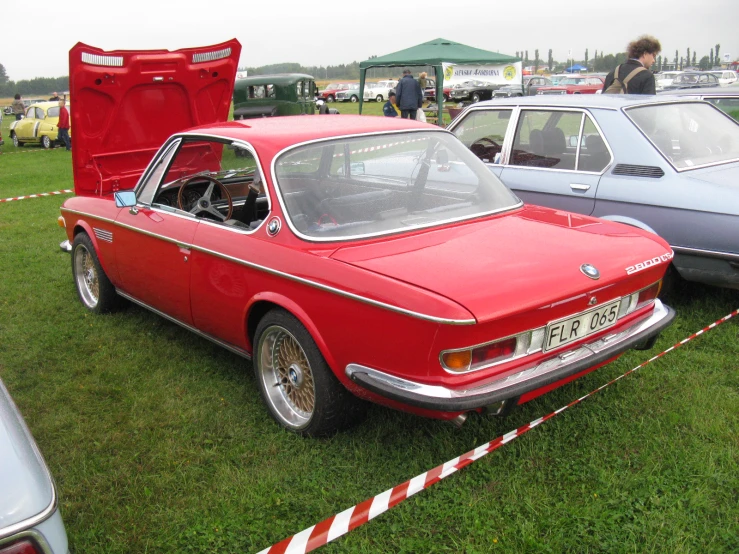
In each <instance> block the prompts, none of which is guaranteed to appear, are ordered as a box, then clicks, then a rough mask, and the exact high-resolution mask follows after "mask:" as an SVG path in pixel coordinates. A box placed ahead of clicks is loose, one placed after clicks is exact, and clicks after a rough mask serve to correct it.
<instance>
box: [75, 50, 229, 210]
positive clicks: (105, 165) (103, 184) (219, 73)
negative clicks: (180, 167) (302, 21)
mask: <svg viewBox="0 0 739 554" xmlns="http://www.w3.org/2000/svg"><path fill="white" fill-rule="evenodd" d="M240 54H241V44H239V41H237V40H236V39H233V40H230V41H228V42H224V43H221V44H217V45H214V46H206V47H202V48H186V49H183V50H175V51H173V52H170V51H169V50H142V51H134V50H114V51H110V52H106V51H104V50H100V49H99V48H95V47H92V46H88V45H86V44H82V43H77V44H76V45H75V46H74V47H73V48H72V49H71V50H70V51H69V88H70V94H71V97H72V98H71V110H70V112H71V116H72V122H71V126H72V136H73V137H74V138H73V140H74V144H73V148H72V161H73V164H74V191H75V193H76V194H77V195H86V196H91V195H103V194H108V193H110V192H113V191H116V190H119V189H130V188H133V187H134V185H135V184H136V182H137V180H138V178H139V177H140V175H141V173H143V171H144V169H146V166H147V165H148V163H149V162H150V161H151V158H152V156H153V155H154V153H155V152H156V151H157V150H158V149H159V147H160V146H161V145H162V144H163V143H164V141H165V140H166V139H167V138H168V137H169V136H170V135H172V134H174V133H177V132H180V131H183V130H185V129H188V128H190V127H195V126H197V125H205V124H209V123H216V122H221V121H226V119H227V118H228V110H229V108H230V105H231V96H232V94H233V87H234V80H235V76H236V70H237V65H238V62H239V55H240Z"/></svg>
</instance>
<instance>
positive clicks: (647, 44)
mask: <svg viewBox="0 0 739 554" xmlns="http://www.w3.org/2000/svg"><path fill="white" fill-rule="evenodd" d="M661 51H662V45H661V44H660V43H659V41H658V40H657V39H656V38H654V37H652V36H649V35H643V36H641V37H639V38H638V39H636V40H634V41H631V42H630V43H629V45H628V46H627V47H626V53H627V55H628V56H629V59H628V60H626V62H625V63H622V64H620V65H618V66H616V69H614V70H613V71H611V72H610V73H609V74H608V75H607V76H606V80H605V82H604V83H603V91H602V92H603V93H604V94H657V87H656V83H655V82H654V75H653V74H652V72H651V71H649V68H650V67H651V66H652V64H654V61H655V60H656V59H657V54H659V53H660V52H661ZM609 88H610V90H609Z"/></svg>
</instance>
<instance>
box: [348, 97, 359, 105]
mask: <svg viewBox="0 0 739 554" xmlns="http://www.w3.org/2000/svg"><path fill="white" fill-rule="evenodd" d="M349 100H350V101H351V103H352V104H354V103H355V102H359V97H358V96H354V95H352V97H351V98H349Z"/></svg>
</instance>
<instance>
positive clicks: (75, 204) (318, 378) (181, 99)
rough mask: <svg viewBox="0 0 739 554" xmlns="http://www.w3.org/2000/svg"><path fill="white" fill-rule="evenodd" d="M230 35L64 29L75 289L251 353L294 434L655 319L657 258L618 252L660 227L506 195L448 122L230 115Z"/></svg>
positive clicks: (481, 396)
mask: <svg viewBox="0 0 739 554" xmlns="http://www.w3.org/2000/svg"><path fill="white" fill-rule="evenodd" d="M239 53H240V45H239V43H238V42H237V41H235V40H233V41H229V42H227V43H223V44H219V45H216V46H212V47H207V48H195V49H186V50H178V51H176V52H161V51H159V52H149V53H144V52H132V51H114V52H104V51H102V50H99V49H96V48H93V47H90V46H86V45H83V44H78V45H77V46H75V47H74V48H73V49H72V51H71V53H70V70H71V75H70V86H71V88H72V98H73V99H74V101H75V102H78V104H77V105H75V106H74V110H73V112H72V113H73V118H74V125H75V129H76V132H77V137H76V146H75V149H74V150H73V163H74V178H75V192H76V196H75V197H73V198H70V199H68V200H67V201H66V202H65V203H64V205H63V206H62V208H61V213H62V217H61V218H60V221H61V224H62V225H63V226H64V227H65V229H66V234H67V239H68V240H67V241H66V244H65V248H68V249H69V251H70V252H71V258H72V277H73V281H74V283H75V285H76V287H77V291H78V293H79V297H80V300H81V302H82V305H83V306H84V307H85V308H86V309H88V310H90V311H91V312H95V313H102V312H106V311H109V310H112V309H115V308H116V306H117V305H118V303H119V301H120V300H121V299H127V300H129V301H131V302H134V303H136V304H139V305H141V306H144V307H146V308H149V309H151V310H153V311H154V312H156V313H157V314H159V315H161V316H163V317H166V318H167V319H169V320H170V321H173V322H175V323H177V324H179V325H182V326H183V327H185V328H187V329H190V330H191V331H193V332H194V333H196V334H198V335H199V336H201V337H204V338H207V339H210V340H212V341H215V342H216V343H218V344H220V345H222V346H223V347H225V348H227V349H228V350H230V351H231V352H234V353H236V354H238V355H241V356H243V357H244V358H246V359H248V360H251V365H252V367H253V370H254V373H255V377H256V382H257V384H258V386H259V389H260V392H261V396H262V399H263V401H264V403H265V405H266V407H267V410H268V411H269V413H270V414H271V415H272V417H273V418H274V419H275V420H276V421H277V422H279V423H280V424H281V425H282V426H284V427H285V428H287V429H289V430H291V431H294V432H297V433H300V434H302V435H310V436H314V435H325V434H329V433H333V432H335V431H337V430H339V429H342V428H345V427H347V426H348V425H350V424H352V423H353V422H354V421H356V419H357V418H358V416H360V415H361V414H362V412H363V410H364V408H365V407H366V401H371V402H377V403H380V404H383V405H385V406H389V407H392V408H396V409H401V410H407V411H409V412H413V413H415V414H418V415H421V416H426V417H434V418H440V419H446V420H454V421H456V422H460V421H463V420H464V419H465V417H467V414H468V413H470V412H484V411H493V412H497V411H499V410H500V409H501V407H502V406H504V405H505V406H513V405H516V404H520V403H523V402H526V401H528V400H531V399H532V398H535V397H536V396H538V395H539V394H543V392H545V391H547V390H550V389H551V388H553V387H555V386H558V385H559V384H561V383H563V382H564V381H566V380H570V379H571V378H572V376H573V375H577V374H580V373H582V372H584V371H586V370H588V369H591V368H595V367H598V366H599V365H602V364H603V363H605V362H606V361H608V360H611V359H613V358H615V357H617V356H618V355H620V354H621V353H623V352H624V351H626V350H628V349H630V348H636V347H642V346H644V345H645V344H648V343H649V341H651V340H653V339H654V338H655V337H656V336H657V335H658V334H659V333H660V331H661V330H662V329H664V328H665V327H666V326H667V325H669V324H670V322H671V321H672V319H673V317H674V312H673V310H671V309H670V308H668V307H667V306H665V305H663V304H662V302H660V300H658V299H657V294H658V292H659V288H660V282H661V279H662V277H663V275H664V272H665V268H666V265H660V266H653V267H648V268H645V269H644V270H643V271H640V272H638V273H636V274H634V275H624V271H623V268H624V267H625V266H626V265H629V264H632V263H633V262H634V261H635V260H645V259H652V258H654V257H656V256H662V255H663V254H665V252H668V251H669V248H668V246H667V244H666V243H665V242H664V241H663V240H662V239H660V238H659V237H657V236H656V235H653V234H651V233H647V232H642V231H639V230H635V229H632V228H629V227H626V226H624V225H621V224H618V223H613V222H607V221H601V220H597V219H594V218H590V217H585V216H577V215H574V214H569V213H567V212H562V211H556V210H552V209H548V208H541V207H537V206H526V205H523V203H522V202H521V201H520V200H519V199H518V198H517V197H516V196H515V195H514V194H512V193H511V192H510V190H509V189H507V188H506V187H505V186H504V185H503V184H502V183H501V182H500V181H499V180H498V178H497V177H496V176H495V175H494V174H493V173H492V172H490V171H489V170H488V169H487V167H486V166H485V164H484V163H483V162H481V161H480V160H479V159H477V158H476V157H475V156H474V155H473V154H472V153H471V152H470V151H469V150H468V149H467V148H465V146H464V145H463V144H462V143H461V142H460V141H459V140H458V139H457V138H456V137H455V136H454V135H453V134H451V133H449V132H447V131H445V130H442V129H439V128H438V127H433V126H430V125H426V124H423V123H420V122H412V121H411V122H409V121H405V120H394V119H393V118H383V117H359V116H341V117H338V118H322V117H311V116H304V117H299V116H296V117H281V118H267V119H254V120H243V121H232V122H227V121H226V117H227V115H228V111H229V101H230V98H231V90H232V88H233V78H234V75H235V73H236V67H237V62H238V59H239ZM152 67H166V68H168V73H167V78H166V79H162V80H159V79H157V78H156V77H157V75H152V73H151V68H152ZM113 72H114V73H115V75H116V77H115V79H116V82H117V85H118V86H116V87H105V86H101V84H100V83H105V81H106V79H105V76H106V75H108V74H111V73H113ZM152 77H154V78H152ZM173 84H176V85H177V86H176V87H175V86H173ZM133 90H136V91H137V93H136V94H131V91H133ZM183 91H185V92H186V93H187V94H183ZM151 98H158V99H161V101H162V102H163V103H165V104H166V105H167V106H169V109H167V110H149V109H144V105H143V103H145V102H148V101H149V100H148V99H151ZM122 113H126V114H129V115H128V116H127V117H129V118H130V117H134V118H136V117H140V118H139V119H138V120H134V121H130V120H127V124H126V125H125V126H121V125H120V124H119V122H120V121H121V117H122V116H121V114H122ZM142 129H143V130H146V132H141V130H142ZM113 136H115V140H112V139H111V137H113ZM237 153H238V155H237ZM584 260H587V262H588V263H590V264H592V265H593V266H594V267H597V268H598V272H599V274H600V277H599V279H598V280H594V279H592V278H590V277H588V276H586V275H585V274H584V273H582V272H581V270H580V266H581V265H582V263H583V261H584ZM594 298H595V299H596V302H597V303H596V304H593V303H592V302H591V300H592V299H594ZM596 316H597V317H596Z"/></svg>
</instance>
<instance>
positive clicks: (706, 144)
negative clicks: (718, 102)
mask: <svg viewBox="0 0 739 554" xmlns="http://www.w3.org/2000/svg"><path fill="white" fill-rule="evenodd" d="M626 113H627V115H628V116H629V117H630V118H631V120H632V121H633V122H634V123H635V124H636V126H637V127H639V129H640V130H641V131H642V132H643V133H644V134H645V135H646V136H647V138H648V139H649V140H650V141H651V142H652V144H654V146H656V147H657V149H658V150H659V151H660V152H661V153H662V155H663V156H664V157H665V158H667V160H668V161H669V162H670V163H671V164H672V165H673V167H675V169H678V170H680V169H690V168H692V167H699V166H705V165H715V164H719V163H726V162H729V161H736V160H739V124H737V122H736V121H734V120H732V119H730V118H729V117H727V116H726V115H725V114H723V113H721V111H719V110H717V109H716V108H714V107H713V106H711V105H710V104H707V103H702V102H690V103H688V102H685V103H674V104H653V105H647V106H636V107H633V108H629V109H627V110H626Z"/></svg>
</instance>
